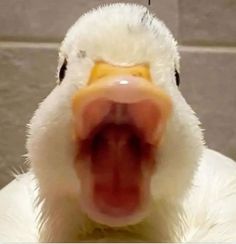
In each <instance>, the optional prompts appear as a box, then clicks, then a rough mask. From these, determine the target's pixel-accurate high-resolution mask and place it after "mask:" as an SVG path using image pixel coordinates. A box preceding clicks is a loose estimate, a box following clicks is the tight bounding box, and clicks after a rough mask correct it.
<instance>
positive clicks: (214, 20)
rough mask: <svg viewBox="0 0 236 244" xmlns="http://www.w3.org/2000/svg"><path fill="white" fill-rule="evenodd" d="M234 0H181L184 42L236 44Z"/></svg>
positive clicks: (180, 24) (181, 33) (180, 12)
mask: <svg viewBox="0 0 236 244" xmlns="http://www.w3.org/2000/svg"><path fill="white" fill-rule="evenodd" d="M235 23H236V1H235V0H179V26H180V30H179V37H180V40H181V42H182V44H200V45H202V44H204V45H235V44H236V28H235Z"/></svg>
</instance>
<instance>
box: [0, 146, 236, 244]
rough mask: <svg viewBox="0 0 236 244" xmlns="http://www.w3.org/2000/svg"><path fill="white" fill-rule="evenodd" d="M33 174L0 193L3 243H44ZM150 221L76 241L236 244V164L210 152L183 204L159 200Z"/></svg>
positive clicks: (98, 230) (93, 231)
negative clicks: (41, 237) (211, 243)
mask: <svg viewBox="0 0 236 244" xmlns="http://www.w3.org/2000/svg"><path fill="white" fill-rule="evenodd" d="M37 194H38V193H37V188H36V184H35V179H34V176H33V174H32V173H30V172H29V173H26V174H22V175H19V176H18V177H17V178H16V179H15V180H14V181H12V182H11V183H10V184H9V185H7V186H6V187H4V188H3V189H2V190H1V191H0V199H1V201H0V226H1V228H0V241H1V242H39V231H38V228H39V225H38V221H37V212H38V211H39V212H40V207H35V204H34V203H35V202H36V198H37ZM155 204H157V205H158V207H157V208H156V209H157V211H156V212H155V213H154V215H152V217H151V218H149V219H147V220H146V223H144V224H142V225H137V226H133V227H128V228H124V229H122V228H119V229H116V230H114V229H111V228H107V227H101V226H98V225H97V224H94V225H92V226H90V229H89V231H88V232H87V233H83V235H81V236H80V235H78V237H77V238H78V239H77V240H74V241H78V242H80V241H82V242H83V241H86V242H87V241H89V242H90V241H91V242H112V241H123V242H129V241H130V242H135V241H143V242H207V241H210V242H215V241H216V242H218V241H220V242H226V241H227V242H233V241H235V240H236V232H235V229H236V207H235V206H236V163H235V162H234V161H233V160H231V159H230V158H227V157H225V156H224V155H222V154H220V153H218V152H216V151H214V150H210V149H207V148H205V149H204V153H203V157H202V159H201V160H200V161H199V166H198V169H197V171H196V173H195V176H194V180H193V183H192V186H191V188H190V190H189V192H188V194H187V195H186V196H185V197H184V199H182V200H181V201H179V202H175V200H174V199H173V201H166V200H165V199H159V200H158V201H156V203H155Z"/></svg>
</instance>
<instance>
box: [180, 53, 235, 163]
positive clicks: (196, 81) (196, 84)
mask: <svg viewBox="0 0 236 244" xmlns="http://www.w3.org/2000/svg"><path fill="white" fill-rule="evenodd" d="M181 54H182V62H181V63H182V65H181V67H182V68H181V70H182V72H181V80H182V82H181V90H182V91H183V94H184V96H185V97H186V99H187V101H188V102H189V103H190V104H191V105H192V107H193V108H194V110H195V111H196V112H197V114H198V116H199V117H200V120H201V122H202V127H203V128H204V129H205V130H206V131H205V136H206V141H207V144H208V145H209V146H210V147H211V148H214V149H217V150H218V151H220V152H222V153H225V154H226V155H228V156H230V157H233V158H234V159H236V127H235V125H236V69H235V67H236V51H235V49H234V51H233V50H231V49H226V50H224V49H222V50H221V49H220V50H219V51H216V50H215V49H207V48H206V49H201V48H197V49H196V48H185V50H182V52H181Z"/></svg>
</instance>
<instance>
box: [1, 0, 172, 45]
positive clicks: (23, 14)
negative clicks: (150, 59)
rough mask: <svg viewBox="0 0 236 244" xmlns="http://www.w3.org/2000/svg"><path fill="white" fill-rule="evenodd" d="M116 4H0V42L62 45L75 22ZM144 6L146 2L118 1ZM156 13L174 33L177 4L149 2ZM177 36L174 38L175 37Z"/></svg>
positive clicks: (11, 0) (59, 0)
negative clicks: (91, 11)
mask: <svg viewBox="0 0 236 244" xmlns="http://www.w3.org/2000/svg"><path fill="white" fill-rule="evenodd" d="M115 2H117V1H115V0H97V1H92V0H89V1H88V0H67V1H64V0H56V1H55V0H40V1H35V0H27V1H25V0H1V1H0V16H1V17H0V30H1V31H0V39H1V40H24V41H29V40H31V41H61V40H62V38H63V37H64V34H65V33H66V31H67V29H68V28H69V27H70V26H71V25H72V24H73V23H74V22H75V21H76V20H77V18H78V17H79V16H80V15H81V14H83V13H84V12H86V11H88V10H89V9H91V8H94V7H97V6H98V5H101V4H105V3H115ZM120 2H131V3H139V4H143V5H147V3H148V0H131V1H120ZM150 9H151V10H153V11H155V12H156V13H157V14H158V15H159V16H160V17H161V18H162V19H163V20H164V21H166V23H167V24H168V26H169V27H170V29H171V30H172V31H173V32H174V34H176V33H177V0H155V1H154V0H152V1H151V6H150ZM176 35H177V34H176Z"/></svg>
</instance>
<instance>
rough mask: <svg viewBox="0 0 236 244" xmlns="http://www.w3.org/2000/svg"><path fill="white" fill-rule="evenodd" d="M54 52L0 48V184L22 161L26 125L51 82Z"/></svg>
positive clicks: (49, 50)
mask: <svg viewBox="0 0 236 244" xmlns="http://www.w3.org/2000/svg"><path fill="white" fill-rule="evenodd" d="M56 61H57V52H56V51H55V50H53V49H51V48H49V49H48V48H46V49H41V48H39V47H37V48H0V67H1V72H0V135H1V136H0V187H1V185H4V184H5V183H6V182H8V181H9V180H10V178H11V177H9V176H10V175H11V173H10V171H11V170H12V169H14V168H16V169H19V168H20V167H23V166H22V163H23V162H24V158H23V157H22V155H23V154H24V153H25V138H26V124H27V123H28V122H29V119H30V118H31V116H32V114H33V111H34V110H35V109H36V108H37V104H38V103H39V102H40V101H41V100H42V99H43V98H44V97H45V96H46V95H47V94H48V93H49V91H50V90H51V88H52V87H53V86H54V85H55V69H56Z"/></svg>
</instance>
